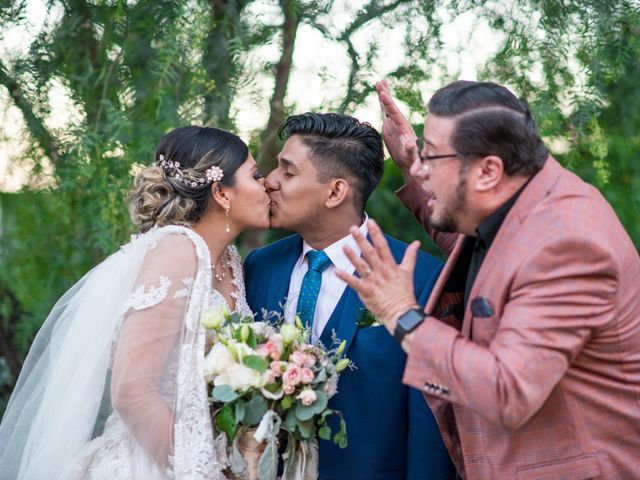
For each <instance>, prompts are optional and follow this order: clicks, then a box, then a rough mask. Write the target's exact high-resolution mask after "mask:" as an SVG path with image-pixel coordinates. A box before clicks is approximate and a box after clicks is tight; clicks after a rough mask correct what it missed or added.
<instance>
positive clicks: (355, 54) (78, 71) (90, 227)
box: [0, 0, 640, 411]
mask: <svg viewBox="0 0 640 480" xmlns="http://www.w3.org/2000/svg"><path fill="white" fill-rule="evenodd" d="M354 5H355V6H354ZM28 6H29V5H28V3H27V1H26V0H22V1H18V2H15V1H11V0H9V1H7V0H2V1H0V32H3V33H0V41H2V40H3V36H4V35H6V32H12V31H16V29H19V28H23V27H24V28H26V27H27V26H28V25H29V18H28V13H27V12H28ZM43 8H46V12H45V15H46V21H45V23H44V26H43V28H42V29H41V30H40V31H38V32H37V34H36V35H35V37H34V38H33V39H32V40H30V44H29V45H28V48H26V49H15V50H14V51H9V52H7V54H6V55H4V54H3V55H2V57H1V58H0V103H2V104H3V105H4V106H5V107H4V108H5V113H6V109H7V108H9V107H10V108H13V109H14V110H16V109H17V111H18V112H19V114H20V117H21V122H22V123H21V124H22V125H23V126H22V127H21V128H20V134H19V135H18V138H16V136H15V135H14V134H10V133H8V132H9V131H10V129H9V128H8V125H7V124H6V118H7V116H6V115H5V121H4V122H3V125H2V126H0V146H1V145H2V144H3V143H4V144H15V142H16V141H19V142H20V145H22V146H23V147H22V148H21V149H19V151H18V152H17V153H16V152H15V151H12V152H13V153H7V152H9V151H10V150H9V149H7V148H5V149H4V150H0V153H1V154H3V155H4V156H5V157H6V158H5V160H6V161H7V162H9V163H10V164H11V166H12V167H14V168H18V169H21V170H22V171H26V172H27V178H26V181H25V183H24V186H23V187H22V188H21V189H20V190H19V191H17V192H8V191H5V192H0V411H2V410H3V408H4V403H5V402H6V400H7V398H8V395H9V393H10V392H11V389H12V388H13V385H14V382H15V379H16V377H17V374H18V373H19V371H20V368H21V364H22V360H23V359H24V356H25V355H26V352H27V351H28V347H29V345H30V342H31V340H32V339H33V336H34V335H35V333H36V332H37V330H38V328H39V326H40V325H41V323H42V321H43V319H44V318H45V317H46V315H47V313H48V311H49V309H50V308H51V306H52V305H53V303H54V302H55V300H56V299H57V297H59V296H60V295H61V294H62V293H63V292H64V291H65V290H66V289H68V288H69V287H70V286H71V285H72V284H73V283H74V282H75V281H77V280H78V279H79V278H80V277H81V276H82V274H84V273H85V272H86V271H88V270H89V269H90V268H91V267H92V266H93V265H95V264H96V263H98V262H99V261H101V260H102V259H104V258H105V257H106V256H107V255H108V254H109V253H111V252H112V251H114V250H115V249H116V248H117V247H118V246H119V245H120V244H122V243H124V242H126V240H127V238H128V236H129V235H130V234H131V233H133V226H132V224H131V222H130V220H129V218H128V214H127V208H126V194H127V190H128V188H129V184H130V181H131V175H132V170H133V169H134V168H135V165H136V164H139V163H145V162H148V161H150V160H151V158H150V155H152V151H153V147H154V145H155V144H156V142H157V141H158V139H159V138H160V137H161V136H162V135H163V134H164V133H165V132H167V131H168V130H170V129H171V128H173V127H175V126H178V125H183V124H186V123H197V124H201V125H212V126H219V127H223V128H228V129H231V130H237V128H238V123H239V118H240V117H241V115H243V111H247V110H255V111H256V112H258V113H261V114H262V117H264V118H265V119H266V120H265V121H264V122H263V124H261V125H259V126H257V127H256V128H253V129H252V130H251V131H250V132H248V134H246V135H245V138H247V139H248V140H249V141H250V148H251V150H252V152H253V153H254V156H255V157H256V158H257V159H258V161H259V163H260V164H261V166H262V168H263V169H264V170H266V171H268V170H269V169H270V168H272V167H273V165H274V159H275V157H276V155H277V152H278V150H279V148H280V143H279V141H278V139H277V135H276V133H277V128H278V126H279V125H280V123H281V122H282V121H283V120H284V119H285V118H286V116H287V115H289V114H292V113H299V111H300V110H299V105H297V104H296V102H295V101H292V100H291V98H290V97H291V96H290V95H288V88H290V83H291V78H292V75H293V74H294V73H295V72H296V65H295V64H294V62H293V59H294V55H293V53H294V50H295V48H296V46H297V44H298V42H300V41H301V40H300V38H301V37H300V35H299V32H300V31H301V30H302V29H306V31H312V32H313V34H314V35H315V36H316V38H319V39H322V41H323V42H325V43H324V45H330V47H331V48H333V49H335V50H336V51H339V52H341V55H343V56H344V58H345V59H346V60H345V65H344V75H341V74H339V73H336V72H332V71H330V69H329V68H326V69H324V70H321V71H319V72H318V78H319V79H320V80H321V81H322V82H324V84H325V85H326V87H325V88H326V89H330V90H331V91H332V92H333V94H334V95H333V97H332V98H330V99H329V100H325V99H319V100H318V102H317V103H315V104H314V107H313V108H314V109H315V110H319V111H327V110H331V111H339V112H344V113H356V114H357V112H358V111H359V108H360V107H361V106H362V105H365V104H371V103H372V102H375V96H374V92H373V85H374V82H375V81H376V80H377V79H378V78H380V77H382V76H385V77H386V78H388V79H389V80H390V83H391V84H392V88H393V90H394V92H395V93H396V95H397V97H398V98H399V99H400V100H401V101H402V102H403V105H404V108H405V109H406V111H407V112H408V113H410V115H411V116H410V118H412V119H413V120H414V121H415V122H416V128H417V129H420V128H421V127H420V121H421V117H422V115H423V114H424V104H425V103H426V100H427V99H428V96H429V95H430V94H431V93H432V92H433V91H434V89H435V88H437V87H438V86H440V85H443V84H445V83H446V82H448V81H451V80H453V79H456V78H458V77H459V76H460V74H461V72H460V69H459V68H456V67H452V66H451V62H450V59H451V57H452V56H453V57H455V56H458V57H460V58H463V57H464V53H465V52H464V50H465V46H464V45H463V46H462V47H460V46H459V47H457V50H456V48H452V47H451V45H450V44H449V43H448V40H447V38H446V35H445V33H444V30H445V28H444V27H445V26H446V25H450V24H455V22H457V21H459V20H460V19H464V21H467V22H472V25H473V28H472V30H474V29H476V33H477V32H483V31H486V30H488V31H490V32H491V35H488V36H486V38H478V35H474V36H473V37H470V38H469V41H470V42H491V45H490V46H491V48H492V50H491V51H492V53H491V54H490V56H489V58H488V59H487V61H486V62H484V63H482V65H481V67H480V68H479V70H478V72H477V78H478V79H490V80H494V81H497V82H500V83H503V84H506V85H508V86H509V87H510V88H511V89H512V90H513V91H514V92H516V93H517V94H518V95H520V96H522V97H523V98H526V99H527V100H528V101H529V103H530V104H531V105H532V108H533V111H534V112H535V115H536V118H537V120H538V122H539V125H540V128H541V132H542V134H543V136H544V138H545V140H546V142H547V144H548V145H549V146H550V148H551V150H552V152H553V153H554V155H555V156H556V157H557V158H558V159H559V160H560V161H561V162H562V163H563V164H564V165H566V166H567V167H568V168H570V169H571V170H573V171H575V172H576V173H577V174H578V175H580V176H581V177H582V178H583V179H585V180H586V181H587V182H590V183H592V184H594V185H595V186H596V187H598V188H599V189H600V190H601V191H602V193H603V194H604V195H605V197H606V198H607V199H608V200H609V202H611V204H612V205H613V207H614V209H615V210H616V212H617V213H618V215H619V216H620V218H621V220H622V222H623V224H624V225H625V227H626V229H627V231H628V232H629V235H630V236H631V238H632V239H633V241H634V242H635V244H636V246H638V245H640V220H639V219H638V215H637V212H638V211H639V207H640V200H639V198H638V195H637V193H636V192H637V191H638V187H639V186H640V185H639V182H640V163H639V162H638V154H639V153H640V115H639V114H638V112H639V107H640V90H639V89H638V88H637V79H638V78H640V58H639V57H640V44H639V39H640V5H639V4H638V3H637V2H636V1H635V0H633V1H622V0H612V1H600V0H563V1H561V2H560V1H551V0H548V1H547V0H512V1H482V0H477V1H474V0H466V1H465V0H448V1H429V0H424V1H417V0H413V1H403V0H360V1H359V2H347V1H346V0H324V1H320V0H305V1H302V0H279V1H275V0H272V1H266V0H264V1H257V0H188V1H175V0H174V1H172V0H157V1H146V0H139V1H137V2H135V1H127V0H111V1H107V0H94V1H85V0H48V1H46V2H45V3H44V7H43ZM391 33H393V34H394V35H395V36H396V37H398V36H399V37H400V38H401V40H400V41H399V42H397V45H395V46H394V49H393V55H392V58H391V57H390V56H389V50H388V48H387V49H385V48H384V47H385V45H384V44H385V42H386V41H387V40H386V39H388V38H389V35H390V34H391ZM480 37H482V35H480ZM300 48H307V49H309V52H308V54H309V55H315V54H316V53H317V51H314V50H313V48H322V47H321V46H316V47H314V46H311V47H310V46H309V45H305V46H304V47H300ZM266 50H269V51H270V52H276V54H275V55H265V54H264V52H265V51H266ZM338 77H339V78H338ZM60 92H62V94H63V96H64V98H65V99H66V109H65V110H64V114H63V115H61V114H60V112H59V111H54V108H53V106H52V105H53V104H54V102H53V99H54V98H55V97H56V95H60ZM267 98H268V99H269V101H268V102H267V101H266V99H267ZM247 99H248V100H247ZM53 117H55V118H53ZM61 117H62V118H61ZM262 117H260V118H262ZM52 120H56V121H55V122H54V121H52ZM243 133H247V132H243ZM400 185H401V177H400V173H399V171H398V169H397V168H395V167H394V166H393V164H391V162H389V164H388V165H387V168H386V173H385V176H384V178H383V180H382V183H381V185H380V188H379V189H378V190H377V191H376V192H375V193H374V195H373V197H372V198H371V200H370V202H369V205H368V207H367V211H368V212H369V214H370V215H371V216H373V217H375V218H376V219H378V220H379V221H380V223H381V224H382V226H383V228H384V229H385V230H386V231H387V232H389V233H391V234H392V235H394V236H396V237H399V238H401V239H404V240H406V241H410V240H413V239H415V238H420V239H423V240H424V238H425V235H424V232H423V231H422V228H421V227H420V226H419V225H417V224H416V223H415V222H414V221H413V219H412V218H411V217H410V216H409V215H408V213H407V212H405V211H404V210H403V209H402V208H400V207H399V204H398V202H397V201H396V200H395V199H394V194H393V191H394V190H395V189H396V188H397V187H399V186H400ZM279 235H282V233H281V232H269V233H265V232H252V233H249V234H246V235H244V236H243V237H242V238H241V239H240V246H241V249H242V250H243V251H245V252H246V251H248V250H249V249H251V248H254V247H255V246H258V245H261V244H263V243H265V242H267V241H270V240H272V239H273V238H276V237H277V236H279ZM426 248H430V249H432V248H433V247H431V246H430V245H428V244H427V246H426Z"/></svg>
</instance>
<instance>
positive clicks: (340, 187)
mask: <svg viewBox="0 0 640 480" xmlns="http://www.w3.org/2000/svg"><path fill="white" fill-rule="evenodd" d="M329 188H330V190H329V195H328V196H327V200H326V201H325V206H326V207H327V208H335V207H338V206H339V205H342V204H343V203H344V201H345V200H346V199H347V197H348V196H349V194H350V192H351V185H349V182H347V181H346V180H345V179H344V178H336V179H335V180H332V181H331V183H330V184H329Z"/></svg>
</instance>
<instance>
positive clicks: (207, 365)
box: [203, 343, 236, 383]
mask: <svg viewBox="0 0 640 480" xmlns="http://www.w3.org/2000/svg"><path fill="white" fill-rule="evenodd" d="M235 363H236V361H235V360H234V358H233V355H231V352H230V351H229V350H228V349H227V347H225V346H224V345H223V344H222V343H216V344H214V345H213V348H211V351H209V353H208V354H207V355H206V356H205V358H204V364H203V365H204V376H205V381H206V382H208V383H210V382H211V381H212V380H213V379H214V378H215V377H216V376H218V375H220V374H221V373H224V372H225V371H227V370H228V369H229V368H230V367H231V365H233V364H235Z"/></svg>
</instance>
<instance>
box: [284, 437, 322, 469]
mask: <svg viewBox="0 0 640 480" xmlns="http://www.w3.org/2000/svg"><path fill="white" fill-rule="evenodd" d="M283 458H284V472H283V473H282V480H317V478H318V441H317V440H316V439H315V438H312V439H311V440H304V441H299V440H296V439H294V438H293V437H291V436H289V442H288V444H287V450H286V452H285V453H284V455H283Z"/></svg>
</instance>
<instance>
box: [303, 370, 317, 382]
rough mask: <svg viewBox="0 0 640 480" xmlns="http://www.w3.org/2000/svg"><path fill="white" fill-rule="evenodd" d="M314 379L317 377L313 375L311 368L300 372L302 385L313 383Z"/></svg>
mask: <svg viewBox="0 0 640 480" xmlns="http://www.w3.org/2000/svg"><path fill="white" fill-rule="evenodd" d="M314 377H315V375H314V374H313V371H312V370H311V369H310V368H303V369H302V372H300V378H301V380H302V383H311V382H313V378H314Z"/></svg>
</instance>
